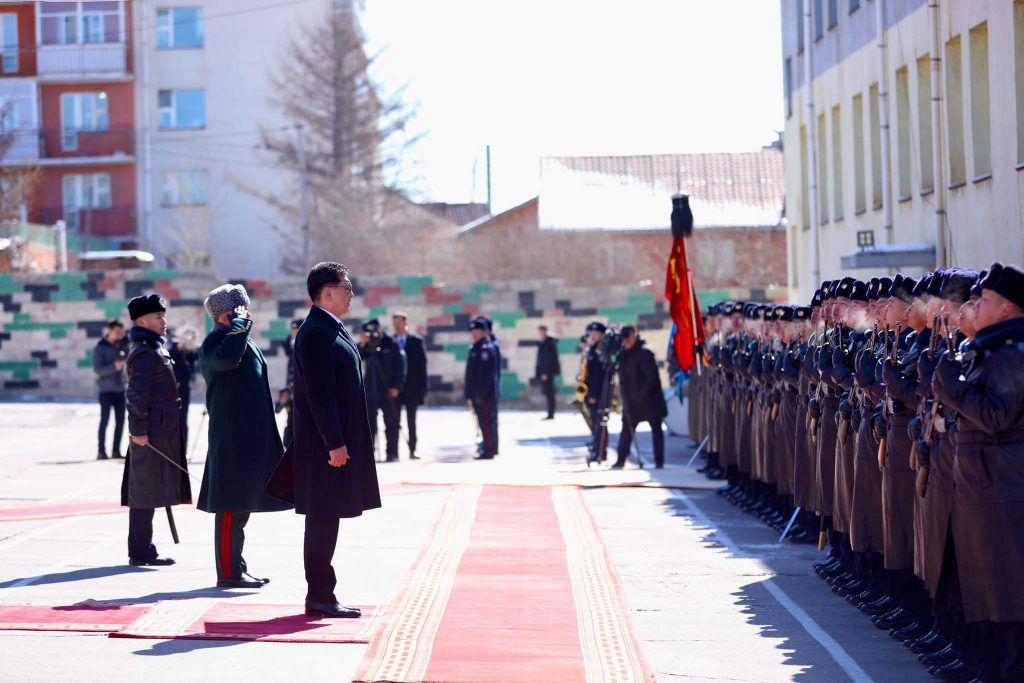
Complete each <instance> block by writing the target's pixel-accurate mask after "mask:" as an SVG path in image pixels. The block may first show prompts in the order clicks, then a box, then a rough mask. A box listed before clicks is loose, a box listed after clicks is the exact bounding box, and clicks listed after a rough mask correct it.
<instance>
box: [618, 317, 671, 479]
mask: <svg viewBox="0 0 1024 683" xmlns="http://www.w3.org/2000/svg"><path fill="white" fill-rule="evenodd" d="M619 391H620V393H621V394H622V433H621V434H619V445H618V449H617V450H618V458H617V459H616V461H615V464H614V465H612V467H613V468H616V469H618V468H621V467H622V466H623V465H625V464H626V460H627V459H628V458H629V449H630V446H631V445H632V443H633V435H634V432H635V431H636V428H637V425H639V424H640V423H641V422H646V423H648V424H649V425H651V442H652V444H653V446H654V466H655V467H657V468H658V469H661V468H662V467H664V466H665V433H664V432H663V431H662V429H661V421H662V420H664V419H665V416H666V415H668V408H667V407H666V406H665V394H664V393H663V392H662V389H661V375H659V374H658V362H657V361H656V360H655V359H654V352H653V351H651V350H650V349H648V348H647V347H646V346H644V340H643V339H640V335H639V334H637V331H636V328H635V327H633V326H632V325H626V326H625V327H623V328H622V355H621V356H620V358H619Z"/></svg>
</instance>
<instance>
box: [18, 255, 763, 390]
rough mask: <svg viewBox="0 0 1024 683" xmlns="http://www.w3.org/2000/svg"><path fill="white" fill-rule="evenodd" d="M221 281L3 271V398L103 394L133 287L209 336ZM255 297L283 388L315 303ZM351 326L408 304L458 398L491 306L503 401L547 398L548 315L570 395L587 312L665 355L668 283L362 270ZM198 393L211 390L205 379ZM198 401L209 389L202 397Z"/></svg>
mask: <svg viewBox="0 0 1024 683" xmlns="http://www.w3.org/2000/svg"><path fill="white" fill-rule="evenodd" d="M217 284H218V282H217V281H216V280H214V279H213V278H212V277H211V276H210V275H208V274H205V273H199V272H178V271H167V270H163V271H161V270H142V271H140V270H134V271H111V272H102V273H64V274H53V275H16V276H12V275H0V307H2V311H0V397H3V398H7V399H23V398H36V399H45V398H53V397H88V396H91V395H93V394H94V393H95V383H94V375H93V372H92V367H91V364H90V358H91V352H92V348H93V346H94V345H95V344H96V341H97V340H98V339H99V337H100V336H101V335H102V333H103V329H104V327H105V324H106V321H107V320H109V319H110V318H120V319H121V320H122V321H125V322H127V314H126V309H125V305H126V303H127V300H128V299H129V298H131V297H133V296H136V295H139V294H142V293H148V292H152V291H157V292H160V293H162V294H164V295H165V296H166V297H167V298H168V299H169V301H170V304H171V308H170V310H169V312H168V319H169V322H170V324H171V325H172V326H173V327H178V328H181V327H184V326H192V327H194V328H196V329H197V330H199V331H200V334H202V333H203V332H204V331H205V330H206V329H208V325H209V323H208V321H207V320H206V318H205V317H204V315H203V312H202V300H203V298H204V297H205V296H206V294H207V293H208V292H209V290H210V289H212V288H213V287H214V286H216V285H217ZM244 284H245V285H246V287H247V289H248V291H249V295H250V297H251V299H252V307H251V308H252V312H253V317H254V318H255V321H256V324H255V327H254V330H255V339H256V340H257V342H258V343H259V344H260V347H261V348H262V349H264V351H265V353H266V354H267V358H268V362H269V363H270V374H271V377H272V379H273V384H274V386H275V388H277V387H280V386H281V385H282V384H283V382H284V379H285V367H286V359H285V355H284V353H283V345H284V344H285V343H286V340H287V339H288V338H289V336H290V330H289V326H288V323H289V321H290V320H291V319H293V318H295V317H301V316H302V315H304V313H305V311H306V309H307V307H308V305H309V303H308V300H307V298H306V294H305V289H304V286H303V284H302V283H301V282H299V281H290V282H268V281H263V280H249V281H245V282H244ZM356 287H357V297H356V299H355V302H354V304H353V308H352V313H351V316H350V321H349V322H350V324H352V325H355V324H358V321H359V320H365V319H367V318H370V317H379V318H381V320H382V321H383V322H385V324H387V325H390V315H391V314H392V313H394V312H395V311H398V310H404V311H406V312H407V313H408V315H409V319H410V323H411V326H412V328H413V330H414V331H415V332H417V333H419V334H422V335H424V336H425V338H426V340H427V344H428V351H429V359H428V363H429V367H428V370H429V374H430V387H431V396H430V401H431V402H432V403H434V404H445V403H461V387H462V377H463V373H464V369H465V359H466V355H467V351H468V345H469V335H468V333H467V331H466V325H467V323H468V320H469V318H470V317H471V316H473V315H476V314H479V313H485V314H487V315H489V316H490V317H491V318H492V319H493V320H494V322H495V332H496V334H497V336H498V339H499V341H500V342H501V344H502V353H503V356H504V362H505V367H504V372H503V373H502V391H503V400H505V401H508V402H512V401H516V402H530V401H534V402H539V401H540V400H541V397H540V396H539V395H538V392H537V391H536V390H532V389H530V387H529V385H530V381H531V379H532V377H533V368H534V361H535V358H536V348H535V345H536V339H537V326H538V325H540V324H546V325H547V326H548V327H549V328H550V330H551V334H553V335H554V336H556V337H558V338H560V340H561V341H560V342H559V349H560V351H561V354H562V369H563V372H564V373H565V374H564V375H563V377H562V391H563V393H564V394H565V395H566V397H567V400H568V396H569V395H571V393H572V389H573V387H574V386H575V374H576V369H577V367H578V356H577V355H576V354H577V351H576V348H577V343H578V339H579V337H580V335H581V334H582V333H583V331H584V328H585V327H586V325H587V323H588V322H590V321H591V320H595V319H597V320H603V321H606V322H609V323H614V324H619V325H621V324H626V323H631V324H639V326H640V329H641V332H642V334H643V335H644V336H645V337H647V339H648V341H649V345H650V348H651V349H652V350H653V351H654V352H655V355H656V356H657V357H658V359H659V361H664V358H665V349H666V346H667V343H668V335H669V332H670V329H671V323H670V321H669V319H668V314H667V312H666V310H667V309H666V305H665V302H664V301H663V298H662V295H661V289H662V285H661V283H656V284H655V285H652V286H649V287H639V286H636V285H633V286H609V287H566V286H565V285H564V283H562V282H561V281H554V280H520V281H514V282H498V283H490V282H486V281H481V282H476V283H472V284H464V285H458V286H442V285H440V284H439V283H435V282H434V280H433V278H430V277H419V276H417V277H402V278H396V279H387V280H379V279H378V280H373V279H370V278H359V274H358V273H356ZM701 295H702V298H703V303H705V304H712V303H715V302H717V301H719V300H721V299H724V298H750V297H751V295H752V292H750V291H749V290H716V291H705V292H701ZM198 382H199V385H200V386H198V387H196V388H195V389H194V390H193V394H194V395H195V396H197V397H201V396H202V395H203V392H202V386H201V379H199V380H198ZM200 400H201V398H200Z"/></svg>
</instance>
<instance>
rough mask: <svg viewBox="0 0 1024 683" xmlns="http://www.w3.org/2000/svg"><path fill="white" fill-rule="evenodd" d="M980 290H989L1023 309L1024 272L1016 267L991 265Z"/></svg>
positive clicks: (999, 264) (1000, 264)
mask: <svg viewBox="0 0 1024 683" xmlns="http://www.w3.org/2000/svg"><path fill="white" fill-rule="evenodd" d="M981 287H982V289H991V290H992V291H993V292H995V293H996V294H998V295H999V296H1001V297H1003V298H1004V299H1007V300H1009V301H1012V302H1013V303H1014V304H1016V305H1017V306H1018V307H1019V308H1024V272H1021V270H1020V269H1019V268H1017V267H1016V266H1004V265H1003V264H1002V263H993V264H992V267H991V268H989V269H988V275H986V276H985V279H984V280H983V281H982V283H981Z"/></svg>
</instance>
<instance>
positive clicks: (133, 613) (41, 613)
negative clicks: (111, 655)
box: [0, 604, 150, 633]
mask: <svg viewBox="0 0 1024 683" xmlns="http://www.w3.org/2000/svg"><path fill="white" fill-rule="evenodd" d="M149 607H150V606H149V605H110V606H106V605H90V604H84V605H30V604H10V605H0V630H2V631H96V632H100V633H102V632H105V631H107V632H109V631H117V630H119V629H121V628H124V627H125V626H127V625H128V624H130V623H132V622H133V621H135V620H136V619H138V618H139V617H141V616H142V615H143V614H144V613H145V612H146V611H147V610H148V609H149Z"/></svg>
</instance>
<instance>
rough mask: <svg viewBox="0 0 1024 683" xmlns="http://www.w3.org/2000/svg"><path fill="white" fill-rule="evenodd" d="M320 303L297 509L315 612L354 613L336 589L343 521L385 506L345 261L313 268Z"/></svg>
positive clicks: (307, 356)
mask: <svg viewBox="0 0 1024 683" xmlns="http://www.w3.org/2000/svg"><path fill="white" fill-rule="evenodd" d="M306 289H307V291H308V293H309V298H310V300H311V301H312V302H313V306H312V307H311V308H310V311H309V315H308V316H306V319H305V321H304V322H303V323H302V326H301V327H300V328H299V332H298V335H297V336H296V337H295V395H294V397H293V399H292V400H293V403H294V408H293V410H294V413H293V414H294V418H295V441H294V444H293V447H294V459H295V460H294V468H295V469H294V472H295V511H296V512H297V513H298V514H300V515H305V517H306V535H305V544H304V549H303V560H304V565H305V570H306V583H307V585H308V591H307V593H306V614H307V615H308V616H319V617H332V618H354V617H359V616H360V612H359V610H358V609H355V608H352V607H344V606H342V605H340V604H339V603H338V599H337V597H336V596H335V594H334V587H335V585H336V584H337V577H336V576H335V573H334V568H333V567H332V566H331V558H332V557H333V556H334V549H335V547H336V545H337V542H338V520H339V519H340V518H343V517H344V518H349V517H358V516H360V515H361V514H362V513H363V511H364V510H371V509H374V508H379V507H380V489H379V488H378V486H377V470H376V465H375V463H374V459H373V439H372V437H371V436H370V422H369V419H368V416H367V410H366V397H365V395H364V392H363V376H362V372H361V365H362V361H361V358H360V353H359V346H358V344H357V343H356V341H355V340H354V339H353V338H352V335H351V334H349V331H348V330H347V329H346V328H345V325H344V324H343V323H342V322H341V318H342V316H344V315H345V314H347V313H348V311H349V307H350V306H351V305H352V282H351V280H349V277H348V269H347V268H346V267H345V266H343V265H341V264H340V263H333V262H324V263H318V264H316V265H315V266H313V268H312V270H310V271H309V276H308V277H307V278H306Z"/></svg>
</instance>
